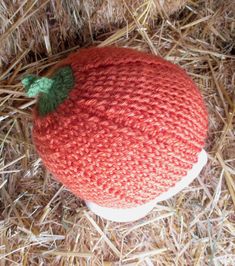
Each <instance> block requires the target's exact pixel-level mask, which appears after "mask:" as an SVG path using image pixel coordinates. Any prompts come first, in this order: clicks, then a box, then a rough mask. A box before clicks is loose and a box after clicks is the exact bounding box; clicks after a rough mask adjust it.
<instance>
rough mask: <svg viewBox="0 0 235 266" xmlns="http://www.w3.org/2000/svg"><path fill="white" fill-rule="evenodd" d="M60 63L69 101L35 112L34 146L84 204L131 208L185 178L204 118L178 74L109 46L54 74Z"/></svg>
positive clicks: (80, 55)
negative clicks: (69, 74)
mask: <svg viewBox="0 0 235 266" xmlns="http://www.w3.org/2000/svg"><path fill="white" fill-rule="evenodd" d="M64 66H70V67H71V68H72V71H73V75H74V79H75V81H74V87H73V88H72V90H70V91H69V96H68V97H67V99H65V100H64V102H62V103H61V104H60V105H58V106H57V108H56V110H55V111H53V112H51V113H49V114H47V115H46V116H40V114H39V113H38V110H37V108H36V109H35V111H34V129H33V139H34V143H35V145H36V149H37V151H38V153H39V155H40V156H41V158H42V160H43V162H44V164H45V166H46V167H47V168H48V169H49V171H50V172H51V173H52V174H53V175H54V177H55V178H56V179H57V180H59V181H61V182H62V183H63V184H64V186H65V187H67V188H68V189H69V190H70V191H72V192H73V193H74V194H75V195H77V196H79V197H81V198H82V199H84V200H89V201H93V202H95V203H97V204H99V205H101V206H105V207H116V208H129V207H133V206H137V205H140V204H144V203H146V202H148V201H150V200H153V199H154V198H156V197H157V196H159V195H160V194H161V193H163V192H165V191H167V190H168V189H169V188H170V187H171V186H174V185H175V183H176V182H178V181H179V180H181V178H182V177H184V176H186V174H187V171H188V170H190V169H191V168H192V166H193V164H194V163H196V162H197V157H198V153H199V152H200V151H201V150H202V148H203V146H204V141H205V137H206V134H207V127H208V118H207V112H206V108H205V106H204V103H203V99H202V96H201V94H200V92H199V90H198V88H197V87H196V85H195V84H194V82H193V81H192V80H191V79H190V78H189V76H188V75H187V74H186V73H185V71H184V70H182V69H181V68H179V67H178V66H176V65H174V64H172V63H170V62H167V61H165V60H164V59H162V58H160V57H156V56H153V55H150V54H146V53H142V52H138V51H135V50H132V49H126V48H115V47H105V48H89V49H81V50H80V51H78V52H76V53H74V54H71V55H70V56H69V57H68V58H67V59H65V60H63V61H62V62H60V63H59V64H58V65H57V66H56V68H55V69H59V68H60V67H64ZM59 90H60V86H58V91H59Z"/></svg>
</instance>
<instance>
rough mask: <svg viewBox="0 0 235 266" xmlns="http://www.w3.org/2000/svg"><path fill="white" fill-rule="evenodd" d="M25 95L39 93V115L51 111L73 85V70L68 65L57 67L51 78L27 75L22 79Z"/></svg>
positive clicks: (64, 97) (31, 95) (63, 98)
mask: <svg viewBox="0 0 235 266" xmlns="http://www.w3.org/2000/svg"><path fill="white" fill-rule="evenodd" d="M22 84H23V85H24V87H25V90H26V92H27V95H28V96H29V97H34V96H36V95H39V99H38V112H39V115H40V116H45V115H46V114H48V113H50V112H53V111H54V110H55V109H56V108H57V106H58V105H59V104H61V103H62V102H63V101H64V100H65V99H66V98H67V97H68V94H69V91H70V90H71V89H72V88H73V86H74V77H73V71H72V68H71V67H70V66H66V67H62V68H60V69H58V70H57V71H56V72H55V74H54V75H53V76H52V77H51V78H46V77H38V76H35V75H28V76H26V77H24V78H23V79H22Z"/></svg>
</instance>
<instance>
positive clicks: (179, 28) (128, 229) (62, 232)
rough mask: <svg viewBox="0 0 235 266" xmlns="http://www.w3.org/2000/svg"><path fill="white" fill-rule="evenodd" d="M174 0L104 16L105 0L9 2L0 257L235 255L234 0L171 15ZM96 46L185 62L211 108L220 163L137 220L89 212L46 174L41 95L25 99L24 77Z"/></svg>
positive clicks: (0, 6)
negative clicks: (35, 121)
mask: <svg viewBox="0 0 235 266" xmlns="http://www.w3.org/2000/svg"><path fill="white" fill-rule="evenodd" d="M134 2H136V3H134ZM163 2H164V1H153V0H152V1H151V0H148V1H144V2H142V4H141V1H131V4H129V2H128V1H126V2H123V6H121V8H120V9H119V11H117V9H113V8H109V9H108V11H107V13H102V14H101V12H100V11H99V10H102V9H101V7H100V6H99V4H101V3H102V1H97V2H94V1H84V4H81V5H80V9H79V6H78V4H77V6H76V9H74V8H73V7H74V5H76V3H77V1H64V2H63V3H64V5H63V6H60V1H46V0H44V1H16V4H14V5H12V4H10V1H1V3H0V19H1V22H0V24H1V25H2V28H1V29H0V30H1V32H2V35H1V37H0V40H1V48H2V50H1V59H2V68H1V72H0V76H1V78H0V121H1V122H0V141H1V145H0V152H1V159H0V174H1V179H0V195H1V203H0V204H1V205H0V265H106V266H107V265H125V266H127V265H148V266H150V265H234V264H235V255H234V254H235V241H234V240H235V224H234V223H235V215H234V208H235V184H234V175H235V141H234V140H235V136H234V115H235V101H234V99H235V92H234V85H235V75H234V73H235V71H234V70H235V57H234V37H235V33H234V29H235V18H234V10H233V5H232V2H231V3H230V1H229V0H226V1H219V0H211V1H202V0H201V1H196V2H193V1H189V2H188V3H187V4H186V5H185V6H184V8H182V9H180V11H178V12H177V13H174V14H173V15H169V14H170V13H169V12H167V10H166V8H164V7H163V6H162V5H161V4H162V3H163ZM17 3H18V4H17ZM85 3H86V4H85ZM88 3H89V4H88ZM104 3H106V4H107V2H106V1H104ZM109 3H111V1H110V2H109ZM112 3H114V2H112ZM104 5H105V4H104ZM65 6H66V8H65ZM17 9H18V10H17ZM53 10H54V11H53ZM55 10H56V12H55ZM110 10H111V11H110ZM120 10H121V11H120ZM98 11H99V12H98ZM50 12H52V14H53V15H51V13H50ZM53 12H54V13H53ZM115 12H119V13H118V14H121V15H120V16H114V15H113V14H117V13H115ZM45 14H46V15H47V19H46V20H45V17H46V16H45ZM48 14H49V15H48ZM78 14H79V16H78ZM98 14H99V17H102V16H105V17H106V20H104V21H106V22H104V21H103V22H102V21H101V20H97V19H98V18H97V16H98ZM53 16H54V18H53V19H54V20H52V21H50V19H51V18H52V17H53ZM119 17H120V18H119ZM49 18H50V19H49ZM94 18H95V19H94ZM93 19H94V20H93ZM116 19H118V21H116ZM119 19H120V20H119ZM111 20H112V21H111ZM46 21H50V23H48V24H47V22H46ZM71 21H72V22H71ZM94 21H96V23H94ZM97 21H100V22H99V23H98V22H97ZM53 23H54V24H53ZM79 23H80V24H79ZM102 23H104V27H102ZM105 23H106V24H105ZM53 25H54V26H53ZM78 25H80V26H78ZM54 27H55V28H54ZM48 33H50V34H48ZM91 44H95V45H100V46H102V45H108V44H115V45H118V46H126V47H127V46H128V47H132V48H134V49H138V50H142V51H148V52H152V53H155V54H159V55H161V56H163V57H164V58H166V59H168V60H170V61H172V62H174V63H176V64H179V65H180V66H182V67H183V68H184V69H186V70H187V72H188V73H189V75H190V76H191V77H192V78H193V79H194V80H195V82H196V83H197V84H198V86H199V88H200V90H201V92H202V94H203V97H204V99H205V102H206V105H207V108H208V112H209V121H210V125H209V126H210V129H209V133H208V141H207V145H206V150H207V151H208V153H209V162H208V164H207V165H206V167H205V168H204V170H203V171H202V173H201V174H200V176H199V177H198V178H197V179H196V181H194V182H193V184H192V185H191V186H190V187H189V188H187V189H185V190H184V191H182V193H180V194H178V195H177V196H175V197H173V198H172V199H170V200H168V201H164V202H162V203H161V204H159V205H157V206H156V207H155V208H154V210H153V211H152V212H151V213H150V214H149V215H148V216H147V217H146V218H144V219H142V220H140V221H137V222H134V223H124V224H119V223H112V222H109V221H106V220H103V219H101V218H99V217H96V216H95V215H94V214H92V213H91V212H89V211H88V210H87V208H86V207H85V206H84V204H83V202H81V201H80V200H79V199H78V198H76V197H74V196H73V195H72V194H71V193H69V192H68V191H67V190H66V189H65V188H63V187H62V186H61V184H59V183H58V182H56V181H54V180H53V178H52V177H51V175H50V174H49V173H47V171H46V170H45V168H44V167H43V165H42V162H41V160H40V159H39V158H38V156H37V154H36V152H35V149H34V146H33V145H32V141H31V129H32V119H31V107H32V106H33V105H34V103H35V100H30V99H27V98H26V97H25V94H24V92H23V88H22V86H21V84H20V77H21V76H22V75H24V74H26V73H34V74H35V73H37V74H39V73H43V72H45V71H47V70H48V68H49V67H50V66H52V65H54V64H55V63H56V62H57V61H58V60H60V59H61V58H64V57H65V56H66V54H68V53H69V52H70V51H72V50H75V49H77V47H81V46H88V45H91Z"/></svg>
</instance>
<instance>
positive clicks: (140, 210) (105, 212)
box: [86, 150, 207, 222]
mask: <svg viewBox="0 0 235 266" xmlns="http://www.w3.org/2000/svg"><path fill="white" fill-rule="evenodd" d="M206 163H207V154H206V152H205V150H202V151H201V152H200V153H199V155H198V162H197V163H196V164H194V165H193V167H192V169H191V170H189V171H188V174H187V176H185V177H183V178H182V179H181V180H180V181H179V182H178V183H177V184H176V185H175V186H174V187H172V188H170V189H169V190H168V191H166V192H164V193H163V194H161V195H160V196H158V197H157V198H156V199H155V200H152V201H150V202H148V203H145V204H143V205H140V206H137V207H134V208H126V209H119V208H107V207H102V206H99V205H97V204H96V203H94V202H91V201H86V205H87V207H88V208H89V209H90V210H91V211H92V212H94V213H95V214H96V215H98V216H100V217H103V218H105V219H107V220H110V221H113V222H131V221H136V220H138V219H141V218H143V217H144V216H146V215H147V214H148V213H149V212H150V211H151V210H152V209H153V208H154V206H155V205H156V203H158V202H160V201H163V200H167V199H169V198H171V197H173V196H174V195H176V194H177V193H178V192H180V191H181V190H183V189H184V188H185V187H187V186H188V185H189V184H190V183H191V182H192V181H193V180H194V179H195V178H196V177H197V176H198V175H199V173H200V172H201V170H202V168H203V167H204V166H205V165H206Z"/></svg>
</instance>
